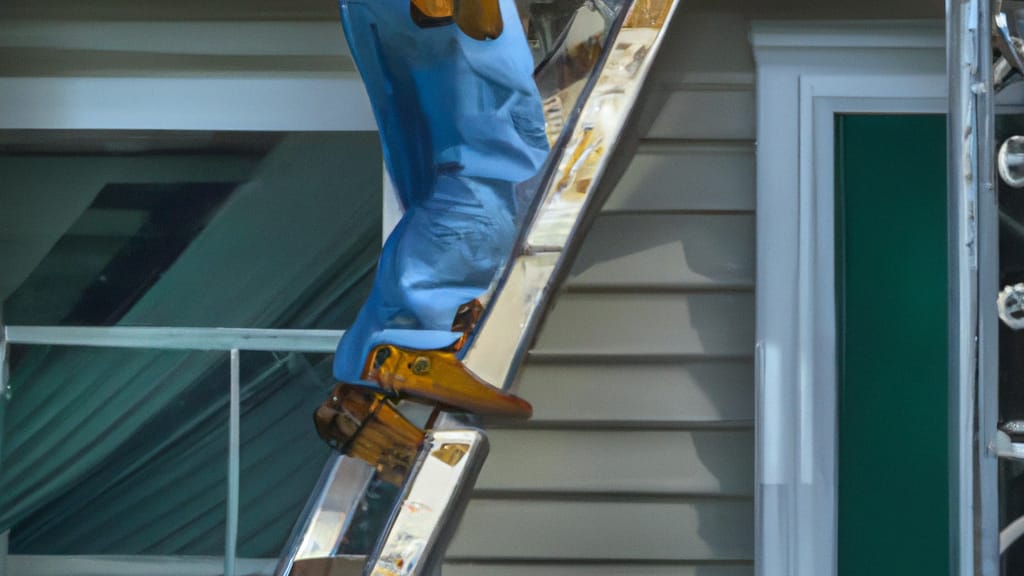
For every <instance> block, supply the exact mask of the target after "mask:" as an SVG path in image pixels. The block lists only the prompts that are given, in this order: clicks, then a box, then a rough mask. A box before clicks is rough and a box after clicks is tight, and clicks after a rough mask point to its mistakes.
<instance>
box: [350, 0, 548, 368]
mask: <svg viewBox="0 0 1024 576" xmlns="http://www.w3.org/2000/svg"><path fill="white" fill-rule="evenodd" d="M469 1H473V0H469ZM500 4H501V11H502V18H503V21H504V31H503V32H502V34H501V35H500V36H499V37H498V38H497V39H495V40H485V41H479V40H474V39H472V38H470V37H469V36H467V35H465V34H464V33H463V32H462V31H461V30H460V29H459V28H458V26H456V25H455V24H449V25H445V26H440V27H434V28H420V27H419V26H417V25H416V23H415V22H413V20H412V17H411V16H410V6H409V0H341V14H342V22H343V24H344V27H345V35H346V38H347V39H348V43H349V47H350V49H351V52H352V56H353V58H354V60H355V63H356V65H357V67H358V68H359V71H360V73H361V74H362V77H363V81H364V82H365V84H366V89H367V92H368V93H369V96H370V102H371V104H372V106H373V111H374V114H375V116H376V118H377V125H378V127H379V128H380V134H381V140H382V143H383V146H384V159H385V163H386V165H387V169H388V172H389V174H390V175H391V178H392V180H393V181H394V184H395V186H396V188H397V189H398V193H399V195H400V197H401V199H402V202H403V204H404V206H405V210H406V211H405V216H404V217H403V218H402V220H401V221H400V222H399V224H398V226H397V227H396V228H395V230H394V231H393V232H392V233H391V235H390V236H389V237H388V239H387V242H386V243H385V244H384V249H383V252H382V254H381V257H380V263H379V265H378V268H377V277H376V279H375V280H374V285H373V289H372V292H371V293H370V297H369V299H368V300H367V302H366V303H365V304H364V305H363V308H362V310H360V312H359V315H358V317H357V318H356V321H355V323H354V324H353V325H352V327H351V328H349V330H348V331H346V333H345V335H344V337H343V338H342V339H341V342H340V343H339V344H338V351H337V355H336V356H335V359H334V377H335V378H336V379H338V380H340V381H342V382H348V383H353V384H365V385H370V386H375V385H376V384H375V383H374V382H369V381H366V380H363V378H362V370H363V366H364V364H365V362H366V359H367V355H368V354H369V352H370V350H371V349H372V348H373V347H375V346H377V345H379V344H385V343H387V344H395V345H397V346H400V347H404V348H410V349H418V350H433V349H440V348H445V347H448V346H450V345H452V344H453V343H454V342H455V341H456V340H457V339H458V338H459V336H461V334H460V333H456V332H452V331H451V325H452V321H453V320H454V318H455V313H456V311H457V309H458V307H459V306H460V305H461V304H464V303H466V302H469V301H471V300H473V299H474V298H476V297H478V296H480V295H481V294H482V293H483V292H484V291H485V290H487V288H488V286H489V285H490V283H491V281H492V279H493V278H494V276H495V274H496V272H497V271H498V270H499V268H500V267H501V266H502V264H503V263H504V261H505V259H506V258H507V257H508V256H509V254H510V253H511V250H512V245H513V243H514V241H515V238H516V231H517V227H518V224H519V222H518V217H517V215H518V214H519V207H518V206H517V200H516V184H517V183H519V182H522V181H524V180H527V179H529V178H531V177H532V176H534V175H535V174H536V172H537V171H538V169H539V168H540V166H541V164H542V163H543V162H544V160H545V158H546V157H547V152H548V143H547V138H546V135H545V131H544V116H543V112H542V110H541V102H540V96H539V94H538V92H537V87H536V84H535V83H534V81H533V60H532V58H531V55H530V51H529V48H528V47H527V44H526V38H525V35H524V33H523V30H522V27H521V26H520V24H519V20H518V17H517V13H516V7H515V4H514V2H513V0H500Z"/></svg>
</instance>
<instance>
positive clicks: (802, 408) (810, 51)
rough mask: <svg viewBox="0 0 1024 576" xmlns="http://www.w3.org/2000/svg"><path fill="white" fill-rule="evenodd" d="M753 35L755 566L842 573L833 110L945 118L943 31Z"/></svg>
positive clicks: (964, 531)
mask: <svg viewBox="0 0 1024 576" xmlns="http://www.w3.org/2000/svg"><path fill="white" fill-rule="evenodd" d="M751 41H752V44H753V49H754V56H755V60H756V63H757V83H758V88H757V90H758V92H757V115H758V125H757V134H758V146H757V170H758V174H757V262H758V267H757V268H758V271H757V380H758V385H757V395H758V398H757V409H758V414H757V434H758V440H757V442H758V445H757V528H756V530H757V553H756V563H757V573H758V574H759V575H761V576H832V575H834V574H836V571H837V566H836V526H837V524H836V387H837V375H836V337H835V336H836V335H835V327H836V324H835V318H836V314H835V262H834V223H833V219H834V217H833V214H834V213H833V207H834V202H833V199H834V192H835V191H834V165H833V164H834V142H835V134H834V116H835V114H837V113H925V112H928V113H945V112H946V111H947V105H946V92H947V80H946V69H945V56H946V54H945V35H944V27H943V23H942V22H938V21H936V22H878V21H875V22H760V23H755V24H754V25H753V30H752V35H751ZM968 405H969V404H968ZM894 441H898V439H894ZM966 441H967V442H969V436H968V438H967V440H966ZM970 454H971V451H970V449H969V446H968V447H967V449H966V450H964V449H961V455H960V456H959V460H960V462H959V463H952V465H954V466H957V465H958V464H959V465H958V470H959V471H960V478H959V482H958V489H959V490H960V494H961V497H960V498H959V499H958V501H959V503H960V504H959V505H960V506H961V507H966V508H964V509H963V510H961V511H960V512H959V514H958V517H959V518H960V519H961V526H960V535H959V536H960V537H959V541H960V546H961V549H960V554H959V558H960V563H961V565H960V567H959V569H958V570H957V571H958V572H959V573H963V574H968V573H971V568H970V567H971V557H972V555H971V553H970V540H969V534H970V530H969V523H970V518H971V516H970V515H969V511H970V502H971V498H970V496H969V495H970V493H971V492H970V486H971V484H970V482H971V478H970V470H971V466H970ZM964 522H967V523H968V526H964V525H963V523H964ZM964 535H968V539H966V540H965V539H964Z"/></svg>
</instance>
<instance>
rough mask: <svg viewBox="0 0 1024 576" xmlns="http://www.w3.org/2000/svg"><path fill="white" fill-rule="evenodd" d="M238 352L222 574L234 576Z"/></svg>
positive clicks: (236, 356) (233, 374) (233, 371)
mask: <svg viewBox="0 0 1024 576" xmlns="http://www.w3.org/2000/svg"><path fill="white" fill-rule="evenodd" d="M240 356H241V354H240V352H239V351H238V350H237V349H234V350H232V351H231V399H230V408H229V410H228V412H229V416H228V418H229V422H228V506H227V508H228V510H227V522H226V526H227V528H226V530H225V532H226V533H225V535H224V576H234V574H235V555H236V551H237V547H238V460H239V448H238V445H239V442H240V437H241V422H240V420H241V409H240V404H241V392H240V388H241V386H240V380H241V366H240Z"/></svg>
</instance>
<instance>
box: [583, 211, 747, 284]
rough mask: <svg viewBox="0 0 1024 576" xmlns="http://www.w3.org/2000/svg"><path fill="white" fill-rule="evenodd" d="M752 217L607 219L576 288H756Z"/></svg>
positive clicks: (599, 224) (589, 241) (590, 238)
mask: <svg viewBox="0 0 1024 576" xmlns="http://www.w3.org/2000/svg"><path fill="white" fill-rule="evenodd" d="M754 252H755V250H754V216H753V215H752V214H729V215H693V214H671V215H669V214H661V215H653V214H645V215H627V214H621V215H614V216H613V215H602V216H600V217H599V218H598V219H597V221H596V222H595V223H594V227H593V228H592V229H591V230H590V232H589V233H588V234H587V238H586V240H585V241H584V242H583V247H582V248H581V250H580V253H579V256H577V257H576V262H575V263H574V266H573V271H572V276H571V277H570V279H569V282H568V287H569V289H570V290H571V289H573V288H599V289H613V288H620V287H621V288H632V287H639V288H654V289H666V288H702V289H707V288H712V289H713V288H745V289H752V288H753V286H754Z"/></svg>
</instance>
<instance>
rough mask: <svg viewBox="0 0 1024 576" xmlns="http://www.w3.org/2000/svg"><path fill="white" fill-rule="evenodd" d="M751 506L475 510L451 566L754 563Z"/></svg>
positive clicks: (477, 503)
mask: <svg viewBox="0 0 1024 576" xmlns="http://www.w3.org/2000/svg"><path fill="white" fill-rule="evenodd" d="M753 520H754V505H753V502H752V501H747V500H743V501H730V500H694V501H684V502H640V503H638V502H607V501H529V500H490V499H477V500H473V501H472V502H470V504H469V508H468V509H467V510H466V515H465V516H464V517H463V519H462V524H461V525H460V526H459V529H458V532H457V533H456V536H455V540H454V542H453V543H452V545H451V547H450V548H449V549H448V557H449V558H451V559H459V560H463V559H464V560H471V559H477V558H480V559H483V558H491V559H535V560H544V559H552V560H553V559H565V560H571V559H587V560H645V561H658V560H666V561H668V560H681V561H687V560H689V561H700V560H752V559H753V553H754V552H753V551H754V529H753Z"/></svg>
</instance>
